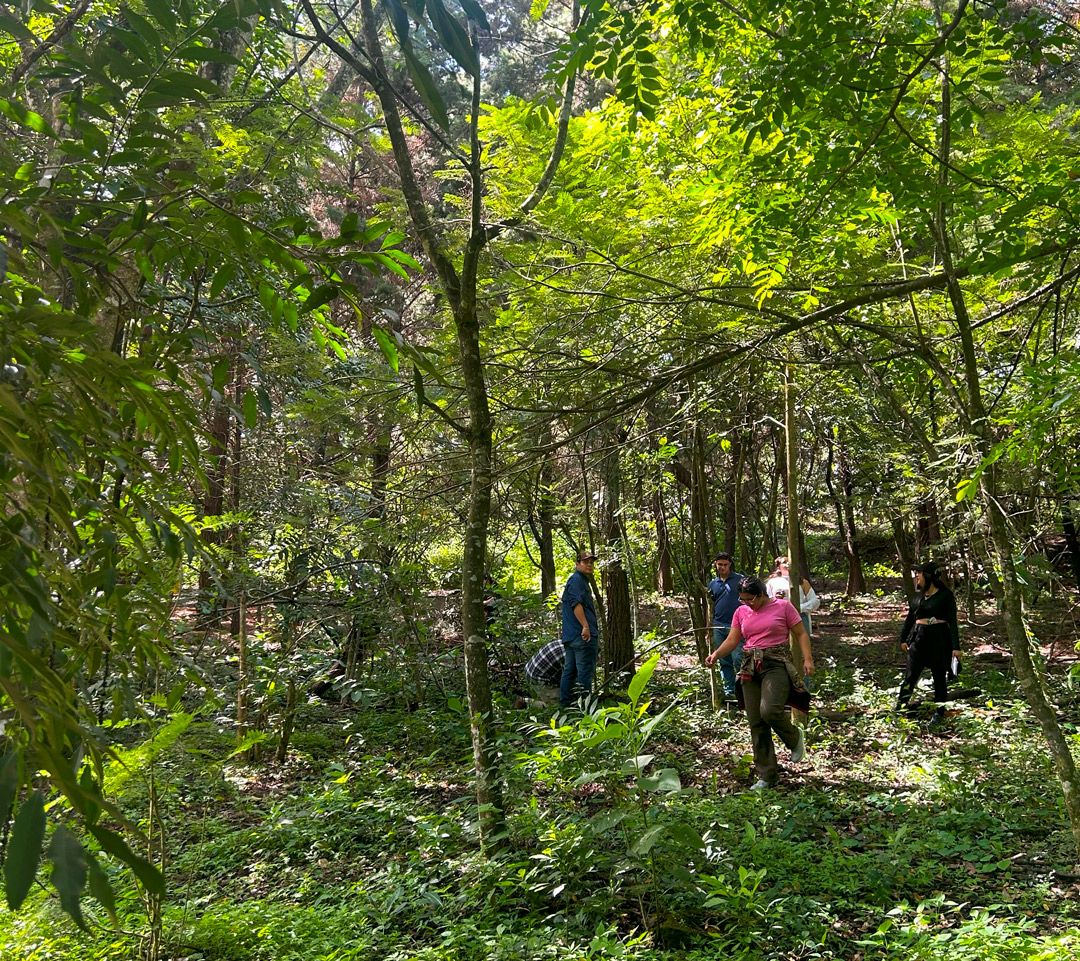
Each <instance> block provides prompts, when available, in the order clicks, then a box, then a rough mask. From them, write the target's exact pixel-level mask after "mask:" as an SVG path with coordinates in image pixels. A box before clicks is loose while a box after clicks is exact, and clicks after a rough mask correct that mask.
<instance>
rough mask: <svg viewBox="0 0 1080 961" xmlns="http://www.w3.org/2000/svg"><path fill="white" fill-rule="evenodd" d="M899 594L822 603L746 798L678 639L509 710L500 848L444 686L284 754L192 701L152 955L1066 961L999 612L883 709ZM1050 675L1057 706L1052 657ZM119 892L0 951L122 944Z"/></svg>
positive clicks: (339, 713) (15, 919)
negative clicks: (927, 687)
mask: <svg viewBox="0 0 1080 961" xmlns="http://www.w3.org/2000/svg"><path fill="white" fill-rule="evenodd" d="M896 610H897V606H896V604H895V602H887V601H884V600H881V599H869V598H868V599H865V601H864V602H863V603H860V604H853V605H850V606H849V607H848V608H847V609H837V608H834V609H833V610H832V611H830V612H829V613H828V614H826V615H825V616H824V617H822V618H820V619H819V620H818V621H817V623H816V635H817V636H816V638H815V645H816V648H817V650H818V652H819V654H818V661H819V665H820V666H821V667H822V671H821V677H820V692H819V693H820V696H819V698H818V710H817V711H816V713H815V714H814V715H812V717H811V722H810V728H809V731H810V738H809V743H810V753H809V755H808V758H807V760H805V761H804V762H802V763H800V764H798V765H790V764H788V765H786V769H785V770H784V771H783V783H782V787H781V788H780V790H777V791H773V792H767V793H765V794H764V795H762V796H758V795H754V794H751V793H748V792H747V791H746V787H747V786H748V785H749V783H750V782H751V780H752V777H751V774H750V757H749V740H748V737H747V732H746V727H745V721H744V720H743V718H742V717H741V716H739V715H736V714H735V713H729V712H724V713H720V714H716V713H714V712H713V711H712V710H711V708H710V707H709V706H708V704H707V698H706V697H705V693H704V692H705V685H704V678H703V676H702V673H701V672H700V671H699V670H698V669H696V668H694V667H693V663H692V659H691V658H690V657H688V656H686V655H685V653H682V652H681V651H679V650H674V649H673V650H670V651H668V652H667V653H665V655H664V657H663V658H662V659H661V661H660V663H659V665H658V666H657V669H656V672H655V674H654V675H653V676H652V677H651V679H650V680H649V683H648V685H647V687H646V689H645V693H644V694H643V695H642V696H641V698H640V700H639V701H638V706H637V707H635V706H634V704H632V703H629V704H626V703H624V704H621V705H616V706H613V707H610V708H608V709H607V710H605V711H603V712H600V713H599V714H597V715H596V716H593V717H585V718H581V719H578V720H575V721H571V720H565V721H560V720H557V721H556V722H554V723H553V722H552V721H551V719H550V717H549V716H548V715H547V714H543V715H541V714H537V715H536V716H535V717H533V718H529V717H526V716H525V715H524V714H523V713H521V712H517V713H514V712H511V711H510V710H509V709H508V707H507V703H506V702H505V701H504V702H503V704H502V707H501V710H502V711H503V724H502V727H501V730H502V734H501V739H502V751H503V758H504V761H505V771H506V800H507V811H508V834H507V837H506V839H505V843H504V849H503V851H502V853H500V854H499V855H498V856H497V857H494V858H487V857H484V856H482V855H481V854H480V853H479V851H478V844H477V835H476V807H475V801H474V799H473V797H472V795H471V792H470V787H469V770H470V747H469V739H468V730H467V724H466V718H465V717H464V716H463V714H462V713H461V709H460V705H459V704H458V703H457V702H456V701H455V700H454V699H452V698H451V699H447V700H443V699H442V698H440V699H439V700H438V702H436V703H425V704H422V705H419V706H417V705H411V706H410V705H405V704H398V703H397V702H395V701H392V700H387V701H385V702H383V703H381V704H380V705H379V709H372V708H370V707H366V708H362V709H358V708H353V707H348V706H344V705H342V704H331V703H325V702H322V701H313V702H312V703H309V704H307V705H305V706H304V708H303V711H302V716H301V718H300V722H299V724H298V727H297V731H296V734H295V738H294V744H293V750H292V752H291V754H290V757H289V759H288V761H287V763H286V764H285V765H283V766H281V767H277V766H274V765H273V764H272V763H269V764H260V765H243V764H239V763H236V759H235V758H233V759H230V760H225V761H222V760H220V759H221V758H225V757H227V755H228V754H229V753H230V751H231V750H232V748H233V746H234V745H233V740H232V734H231V730H230V727H229V725H228V724H227V723H226V719H225V718H221V717H219V718H215V717H214V715H213V712H210V713H199V712H193V713H194V714H195V716H194V718H193V719H192V720H191V721H190V722H189V723H187V724H186V725H181V726H180V727H181V728H182V730H180V733H178V734H177V735H176V737H175V740H173V741H172V743H171V746H170V747H169V748H168V749H167V750H165V751H162V752H161V753H160V754H158V755H157V756H156V757H155V758H154V760H153V766H154V767H153V773H154V778H155V784H156V786H157V788H158V790H159V791H160V792H161V797H162V817H163V818H164V822H165V826H166V836H167V838H168V849H169V855H168V861H167V864H166V874H167V877H168V878H169V883H170V898H169V901H168V902H167V904H166V906H165V912H164V919H165V932H166V954H167V956H168V957H169V958H172V959H188V961H248V959H251V961H292V959H297V961H299V959H305V961H359V959H368V958H371V959H375V958H387V959H402V961H404V959H454V961H457V959H463V961H467V959H473V958H476V959H481V958H485V959H486V958H508V959H509V958H514V959H531V958H536V959H540V958H563V959H579V958H582V959H584V958H600V957H640V958H649V959H657V961H659V959H666V958H675V957H679V958H712V957H736V958H756V957H770V958H773V957H780V958H832V957H835V958H850V959H864V958H865V959H868V958H896V959H900V958H904V959H908V958H915V959H919V958H926V959H930V958H954V957H955V958H960V957H963V958H965V959H971V958H974V959H983V958H985V959H1012V958H1047V959H1065V958H1070V959H1071V958H1074V957H1076V956H1077V953H1078V952H1080V902H1078V900H1077V894H1078V891H1080V887H1078V885H1077V883H1076V882H1077V880H1078V879H1077V877H1076V876H1075V875H1073V874H1072V873H1071V868H1070V865H1071V863H1072V861H1073V857H1074V855H1073V852H1072V850H1071V848H1070V840H1069V836H1068V832H1067V827H1066V822H1065V819H1064V814H1063V810H1062V804H1061V800H1060V793H1059V789H1058V786H1057V783H1056V781H1055V780H1054V778H1053V775H1052V771H1051V769H1050V765H1049V761H1048V760H1047V759H1046V757H1045V752H1044V751H1043V749H1042V747H1041V744H1040V739H1039V734H1038V731H1037V729H1036V727H1035V725H1034V723H1033V722H1032V720H1031V718H1030V717H1029V716H1028V714H1027V713H1026V711H1025V709H1024V707H1023V705H1022V703H1021V701H1020V700H1019V698H1018V696H1017V692H1016V690H1015V686H1014V684H1013V682H1012V681H1011V679H1010V676H1009V674H1008V672H1007V665H1006V664H1004V663H1003V658H1002V654H1001V651H1000V650H999V649H998V648H997V647H996V645H995V634H994V630H993V626H992V625H990V626H988V627H987V628H986V629H984V630H981V631H977V630H975V629H971V630H969V631H968V632H967V638H968V642H967V643H968V644H969V646H970V648H971V656H969V657H968V658H967V661H968V663H967V664H966V667H965V675H964V678H963V680H964V684H965V685H969V686H972V687H976V686H977V687H979V688H980V689H981V691H982V693H981V694H980V695H978V696H976V697H973V698H971V699H969V700H965V701H962V702H957V703H956V704H955V705H954V709H953V711H951V712H950V714H949V716H948V719H947V723H946V724H945V725H944V726H943V727H942V728H941V729H937V730H931V729H930V728H929V726H928V720H929V716H930V715H929V712H926V713H925V714H917V715H916V716H915V717H914V718H910V719H909V718H898V717H896V716H895V715H893V714H892V713H890V712H889V710H888V708H889V707H890V706H891V698H892V697H893V696H895V693H894V692H895V688H896V686H897V684H898V682H899V676H900V657H899V653H898V650H897V648H896V645H895V627H896V620H895V617H896ZM984 620H989V616H987V617H984ZM1048 643H1049V642H1048ZM1058 650H1059V651H1066V652H1068V651H1070V650H1071V644H1067V645H1062V644H1059V645H1058ZM1055 663H1056V662H1055ZM1052 683H1053V684H1054V685H1055V686H1056V687H1057V688H1059V693H1060V697H1061V703H1062V704H1063V710H1064V711H1065V713H1066V714H1067V715H1068V713H1069V712H1070V711H1071V710H1072V707H1071V705H1075V701H1073V700H1070V696H1071V695H1070V694H1069V692H1068V690H1067V689H1066V676H1065V674H1064V673H1063V672H1062V671H1061V670H1057V671H1056V673H1055V674H1054V679H1053V681H1052ZM890 687H891V688H892V689H893V692H892V693H890V691H889V688H890ZM647 702H651V703H647ZM646 705H647V706H646ZM188 707H189V710H190V709H191V708H193V707H195V706H194V705H189V706H188ZM665 710H666V713H664V712H665ZM781 756H782V758H783V754H782V755H781ZM635 759H636V760H635ZM146 784H147V777H146V771H145V770H141V771H139V772H138V773H137V774H134V775H133V776H131V777H130V778H128V779H127V780H126V781H125V782H124V784H123V790H122V792H121V800H122V802H123V804H124V805H125V806H126V807H127V808H128V809H129V810H130V811H132V812H137V811H140V810H145V790H146ZM116 883H117V885H118V886H119V887H123V884H124V883H125V882H124V881H123V879H122V878H121V877H120V876H117V877H116ZM127 891H128V896H127V898H126V899H124V900H122V903H121V904H120V905H119V915H120V930H118V931H113V930H110V929H109V928H108V927H103V926H101V925H100V924H93V923H92V927H93V932H94V933H92V934H91V935H86V934H83V933H81V932H79V931H78V930H77V929H75V927H74V926H73V925H72V923H71V922H70V920H69V919H67V918H66V916H64V915H62V914H61V912H60V911H59V908H58V906H57V905H56V904H55V903H54V902H53V901H52V900H50V899H49V898H48V897H47V896H46V895H45V894H44V893H41V894H39V895H36V896H35V899H34V900H33V901H32V903H31V904H30V905H29V907H28V909H24V910H23V912H21V913H20V914H19V915H10V914H5V915H3V916H2V918H0V957H2V958H4V959H7V958H11V959H16V958H19V959H28V961H29V959H33V961H46V959H48V961H54V959H64V961H104V959H113V958H126V957H132V956H136V955H137V953H138V949H139V939H138V937H137V935H136V933H135V932H137V931H138V930H140V929H141V927H142V926H143V925H144V923H145V922H144V908H143V905H142V904H141V902H140V901H139V899H138V898H137V896H136V895H135V892H134V890H133V889H132V888H130V887H129V888H128V889H127ZM97 920H98V921H100V920H101V919H97Z"/></svg>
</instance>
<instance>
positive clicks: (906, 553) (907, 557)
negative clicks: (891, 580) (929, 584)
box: [892, 517, 915, 600]
mask: <svg viewBox="0 0 1080 961" xmlns="http://www.w3.org/2000/svg"><path fill="white" fill-rule="evenodd" d="M892 532H893V543H895V544H896V557H897V561H898V562H899V564H900V576H901V577H902V578H903V581H904V594H905V595H906V596H907V598H908V600H911V598H913V597H914V596H915V578H914V577H912V575H911V572H912V571H913V570H914V569H915V558H914V556H913V555H912V553H911V540H910V539H909V538H908V534H907V528H906V527H905V526H904V519H903V518H902V517H894V518H893V519H892Z"/></svg>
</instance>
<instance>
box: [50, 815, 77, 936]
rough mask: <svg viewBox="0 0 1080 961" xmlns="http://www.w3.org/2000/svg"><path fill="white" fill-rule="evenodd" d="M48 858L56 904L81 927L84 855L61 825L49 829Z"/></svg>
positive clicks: (75, 838)
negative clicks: (50, 864) (80, 904)
mask: <svg viewBox="0 0 1080 961" xmlns="http://www.w3.org/2000/svg"><path fill="white" fill-rule="evenodd" d="M49 860H50V861H51V862H52V878H51V880H52V885H53V887H54V888H56V892H57V894H59V895H60V906H61V907H62V908H63V909H64V910H65V911H66V912H67V913H68V915H70V917H71V919H72V920H73V921H74V922H75V923H76V924H77V925H78V926H79V927H80V928H82V929H83V930H84V931H85V930H86V923H85V922H84V921H83V916H82V909H81V908H80V907H79V899H80V898H81V897H82V893H83V888H85V887H86V856H85V854H84V853H83V849H82V845H81V844H80V843H79V839H78V838H77V837H75V835H74V834H72V833H71V832H70V831H69V830H68V829H67V828H66V827H64V826H63V825H61V826H60V827H58V828H57V829H56V830H55V831H54V832H53V836H52V842H51V843H50V844H49Z"/></svg>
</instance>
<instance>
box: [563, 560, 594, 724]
mask: <svg viewBox="0 0 1080 961" xmlns="http://www.w3.org/2000/svg"><path fill="white" fill-rule="evenodd" d="M595 561H596V555H595V554H593V553H591V552H590V551H587V550H579V551H578V553H577V562H576V563H575V565H574V573H573V574H571V575H570V579H569V580H568V581H567V582H566V587H564V588H563V592H562V644H563V652H564V661H563V672H562V680H561V682H560V684H559V703H560V704H561V705H562V706H563V707H571V706H572V705H573V704H575V703H576V702H577V701H578V699H579V698H580V697H581V696H582V695H585V696H588V695H589V694H591V693H592V682H593V674H594V673H595V671H596V652H597V651H598V650H599V648H600V630H599V628H598V627H597V624H596V608H595V607H594V606H593V596H592V586H591V585H590V583H589V577H590V576H591V575H592V572H593V565H594V563H595Z"/></svg>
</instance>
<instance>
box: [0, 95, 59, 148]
mask: <svg viewBox="0 0 1080 961" xmlns="http://www.w3.org/2000/svg"><path fill="white" fill-rule="evenodd" d="M0 113H2V114H4V115H5V116H7V117H10V118H11V119H12V120H14V121H15V122H16V123H21V124H22V125H23V126H24V127H28V128H29V129H30V130H33V131H34V132H35V133H43V134H45V135H46V136H47V137H52V138H53V139H56V134H55V133H54V132H53V129H52V127H50V126H49V125H48V124H47V123H46V122H45V118H44V117H42V116H41V114H39V113H34V111H33V110H27V109H26V107H24V106H23V105H22V104H21V103H17V102H16V101H14V100H3V99H0Z"/></svg>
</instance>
